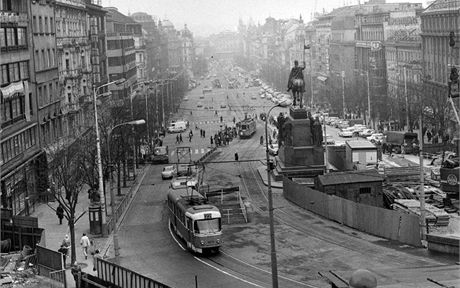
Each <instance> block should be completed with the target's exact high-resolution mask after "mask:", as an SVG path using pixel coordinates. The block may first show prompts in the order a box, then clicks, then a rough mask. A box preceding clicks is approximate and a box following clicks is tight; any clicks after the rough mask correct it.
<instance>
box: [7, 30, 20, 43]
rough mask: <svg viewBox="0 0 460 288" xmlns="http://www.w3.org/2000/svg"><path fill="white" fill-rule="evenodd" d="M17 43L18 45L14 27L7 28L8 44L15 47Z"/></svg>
mask: <svg viewBox="0 0 460 288" xmlns="http://www.w3.org/2000/svg"><path fill="white" fill-rule="evenodd" d="M17 45H18V42H17V38H16V35H15V31H14V28H6V46H8V47H14V46H17Z"/></svg>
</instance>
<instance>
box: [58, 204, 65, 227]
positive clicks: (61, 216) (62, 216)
mask: <svg viewBox="0 0 460 288" xmlns="http://www.w3.org/2000/svg"><path fill="white" fill-rule="evenodd" d="M56 215H57V217H58V218H59V225H62V218H64V208H62V205H61V204H59V206H58V207H57V208H56Z"/></svg>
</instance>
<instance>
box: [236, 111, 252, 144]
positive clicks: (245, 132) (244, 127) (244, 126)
mask: <svg viewBox="0 0 460 288" xmlns="http://www.w3.org/2000/svg"><path fill="white" fill-rule="evenodd" d="M236 128H237V129H238V135H239V137H240V138H241V139H242V138H251V136H252V135H254V134H255V133H256V120H255V119H254V118H248V117H247V116H245V119H244V120H242V121H240V122H238V123H236Z"/></svg>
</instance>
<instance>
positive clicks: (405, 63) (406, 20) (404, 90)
mask: <svg viewBox="0 0 460 288" xmlns="http://www.w3.org/2000/svg"><path fill="white" fill-rule="evenodd" d="M420 13H421V10H412V11H401V12H400V11H398V12H390V17H389V19H388V22H386V23H384V31H385V60H386V66H387V85H388V90H387V91H388V98H389V100H390V101H389V103H390V105H389V109H390V111H389V113H390V116H389V117H390V120H391V122H392V123H394V126H395V127H394V128H400V129H402V128H403V127H406V128H405V129H406V130H411V131H412V128H413V126H414V122H417V121H418V117H416V116H417V115H418V114H419V111H420V109H421V107H420V99H421V92H422V86H423V83H422V45H421V44H422V43H421V37H420ZM414 116H415V117H414ZM408 124H409V125H408Z"/></svg>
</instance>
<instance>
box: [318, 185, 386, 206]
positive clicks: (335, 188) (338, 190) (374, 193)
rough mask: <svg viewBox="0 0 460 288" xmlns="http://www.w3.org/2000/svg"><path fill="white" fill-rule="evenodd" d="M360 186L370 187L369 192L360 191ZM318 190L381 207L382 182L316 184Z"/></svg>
mask: <svg viewBox="0 0 460 288" xmlns="http://www.w3.org/2000/svg"><path fill="white" fill-rule="evenodd" d="M360 188H370V189H371V190H370V193H361V192H360ZM317 189H318V190H320V191H321V192H325V193H327V194H328V195H335V196H339V197H341V198H344V199H348V200H351V201H353V202H356V203H362V204H366V205H371V206H375V207H383V195H382V183H381V182H367V183H350V184H340V185H328V186H323V187H321V186H318V187H317Z"/></svg>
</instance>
